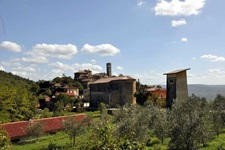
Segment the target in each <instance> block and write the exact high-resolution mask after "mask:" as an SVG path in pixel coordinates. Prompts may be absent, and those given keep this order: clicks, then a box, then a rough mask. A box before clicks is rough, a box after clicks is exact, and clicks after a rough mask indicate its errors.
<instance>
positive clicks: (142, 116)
mask: <svg viewBox="0 0 225 150" xmlns="http://www.w3.org/2000/svg"><path fill="white" fill-rule="evenodd" d="M0 73H2V75H3V76H5V78H6V81H1V82H2V84H0V90H1V91H3V92H1V93H0V115H1V117H0V121H1V122H10V121H19V120H28V119H29V118H31V117H33V116H34V114H35V113H36V112H35V111H36V108H35V102H36V101H35V98H36V96H40V94H41V95H42V96H43V95H51V94H52V93H53V92H52V90H51V87H50V88H49V85H48V83H49V82H39V84H35V83H34V82H32V81H29V80H27V79H23V78H19V77H17V76H13V75H12V74H10V73H9V74H8V73H5V72H0ZM0 77H2V76H0ZM15 81H18V83H17V82H15ZM54 81H55V82H63V83H64V82H65V83H67V84H70V82H72V80H71V79H70V78H68V77H65V76H64V77H63V78H56V79H54ZM40 83H43V84H40ZM40 85H41V86H42V87H41V86H40ZM45 86H47V87H48V88H45ZM143 88H145V87H143ZM143 88H142V89H143ZM49 90H50V91H49ZM143 92H144V91H143V90H139V93H136V94H137V95H136V96H137V98H138V99H139V103H140V104H141V105H124V106H122V107H119V108H118V109H116V110H113V111H112V115H109V114H108V109H107V106H106V105H105V104H103V103H100V105H99V111H95V112H85V113H87V114H89V116H90V117H89V118H90V120H89V121H88V125H87V122H78V121H76V120H72V119H68V120H65V122H64V125H63V127H64V130H63V131H64V132H58V133H56V134H55V135H48V136H43V137H40V135H41V134H40V133H42V131H43V130H42V124H35V123H34V122H33V123H32V122H30V124H29V126H28V128H27V132H28V133H29V135H31V136H34V137H36V138H37V139H39V140H31V141H27V142H25V143H18V144H15V145H12V144H11V145H10V141H9V137H8V135H7V134H6V132H5V131H4V130H3V129H0V144H1V147H4V148H7V147H8V149H23V150H25V149H41V150H47V149H63V150H64V149H86V150H96V149H97V150H98V149H118V150H125V149H126V150H127V149H128V150H129V149H130V150H133V149H143V150H145V149H152V150H155V149H169V150H183V149H186V150H196V149H203V150H208V149H225V133H224V132H225V131H224V129H225V97H224V96H222V95H217V97H216V99H215V100H214V101H213V102H207V101H206V99H205V98H200V97H197V96H195V95H192V96H190V97H188V98H187V99H177V100H175V103H174V105H173V107H172V109H171V110H167V109H164V108H163V109H162V107H159V106H160V105H158V103H157V99H156V97H154V95H152V96H151V95H149V93H147V92H146V93H145V92H144V93H143ZM80 102H81V101H80V100H79V99H77V100H75V99H70V98H69V97H68V96H66V95H65V94H59V95H58V97H57V98H56V101H55V103H54V108H53V112H50V111H49V110H48V109H44V110H43V111H42V112H41V114H40V117H42V118H46V117H50V116H52V115H54V116H58V115H63V114H65V113H71V106H74V103H75V104H77V109H78V110H79V109H80V111H84V110H82V109H81V108H79V107H78V106H79V103H80ZM99 112H100V113H99ZM89 123H90V124H89Z"/></svg>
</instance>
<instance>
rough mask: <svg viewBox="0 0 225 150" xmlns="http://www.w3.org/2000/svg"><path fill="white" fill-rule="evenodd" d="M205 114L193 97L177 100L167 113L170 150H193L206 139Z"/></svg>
mask: <svg viewBox="0 0 225 150" xmlns="http://www.w3.org/2000/svg"><path fill="white" fill-rule="evenodd" d="M207 112H208V110H206V109H204V105H202V101H201V99H200V98H199V97H196V96H194V95H192V96H190V97H189V98H185V99H177V100H176V101H175V104H174V105H173V107H172V110H171V111H169V112H168V113H169V121H170V126H169V128H170V135H169V136H170V138H171V140H170V142H169V149H171V150H175V149H176V150H184V149H185V150H195V149H197V148H198V146H199V145H200V143H202V142H203V141H204V140H205V139H206V134H207V133H208V132H209V131H208V130H209V128H208V127H207V124H208V123H207V116H208V115H207Z"/></svg>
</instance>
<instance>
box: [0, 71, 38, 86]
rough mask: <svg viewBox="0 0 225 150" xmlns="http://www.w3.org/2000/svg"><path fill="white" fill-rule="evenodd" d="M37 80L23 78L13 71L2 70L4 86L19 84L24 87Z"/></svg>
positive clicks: (0, 72)
mask: <svg viewBox="0 0 225 150" xmlns="http://www.w3.org/2000/svg"><path fill="white" fill-rule="evenodd" d="M34 83H35V82H34V81H31V80H29V79H25V78H22V77H20V76H17V75H14V74H12V73H10V72H9V73H8V72H5V71H2V70H0V84H1V85H4V86H9V85H19V86H23V87H27V86H31V85H33V84H34Z"/></svg>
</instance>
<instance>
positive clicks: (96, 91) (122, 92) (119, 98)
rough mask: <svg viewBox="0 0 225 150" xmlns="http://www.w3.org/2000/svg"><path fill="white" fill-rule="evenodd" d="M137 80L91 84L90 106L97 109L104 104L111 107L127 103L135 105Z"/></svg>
mask: <svg viewBox="0 0 225 150" xmlns="http://www.w3.org/2000/svg"><path fill="white" fill-rule="evenodd" d="M135 92H136V81H135V80H115V81H111V82H107V83H98V84H90V100H91V101H90V105H91V107H97V106H98V104H99V103H101V102H103V103H105V104H107V105H109V106H110V107H117V106H118V105H124V104H126V103H129V104H135V103H136V98H135V97H134V93H135Z"/></svg>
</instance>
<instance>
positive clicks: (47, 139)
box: [7, 111, 100, 150]
mask: <svg viewBox="0 0 225 150" xmlns="http://www.w3.org/2000/svg"><path fill="white" fill-rule="evenodd" d="M84 113H85V114H87V115H88V116H89V117H91V118H93V119H97V118H99V117H100V111H93V112H92V111H90V112H84ZM72 114H73V115H74V114H78V113H76V112H71V113H68V114H67V115H72ZM90 134H91V132H86V133H85V134H83V135H81V136H77V138H76V146H75V147H73V149H82V148H81V147H82V146H84V145H87V144H90V143H89V138H90V137H91V135H90ZM50 143H51V146H53V147H54V146H57V147H58V148H60V149H68V147H70V145H71V141H70V139H69V137H68V135H67V134H65V133H64V132H57V133H56V134H52V135H47V136H43V137H40V138H39V140H38V141H37V140H36V139H33V140H29V141H26V142H23V143H18V144H13V145H12V146H11V147H9V148H8V149H7V150H47V149H48V146H49V145H50Z"/></svg>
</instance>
